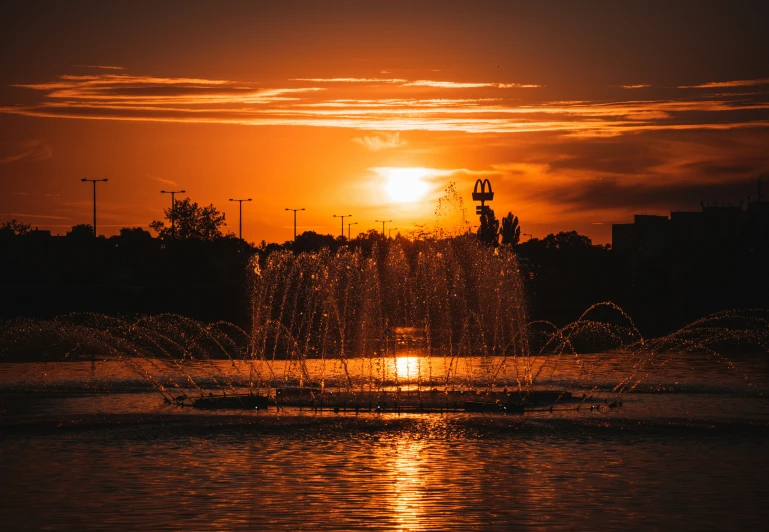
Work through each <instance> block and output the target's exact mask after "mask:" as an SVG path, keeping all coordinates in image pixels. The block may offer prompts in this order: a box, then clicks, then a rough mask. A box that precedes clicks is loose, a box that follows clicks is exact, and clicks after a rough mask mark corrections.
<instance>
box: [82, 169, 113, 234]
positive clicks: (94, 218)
mask: <svg viewBox="0 0 769 532" xmlns="http://www.w3.org/2000/svg"><path fill="white" fill-rule="evenodd" d="M80 181H82V182H83V183H86V182H88V183H93V237H94V238H96V183H106V182H107V179H86V178H85V177H84V178H83V179H81V180H80Z"/></svg>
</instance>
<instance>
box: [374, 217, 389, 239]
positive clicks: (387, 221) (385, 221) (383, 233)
mask: <svg viewBox="0 0 769 532" xmlns="http://www.w3.org/2000/svg"><path fill="white" fill-rule="evenodd" d="M374 221H375V222H382V236H384V235H385V232H384V224H386V223H390V222H392V220H374Z"/></svg>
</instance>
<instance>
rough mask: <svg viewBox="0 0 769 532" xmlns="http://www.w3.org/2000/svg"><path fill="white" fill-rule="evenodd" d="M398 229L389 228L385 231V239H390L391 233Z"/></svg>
mask: <svg viewBox="0 0 769 532" xmlns="http://www.w3.org/2000/svg"><path fill="white" fill-rule="evenodd" d="M396 229H398V228H397V227H391V228H390V229H388V230H387V238H392V232H393V231H395V230H396Z"/></svg>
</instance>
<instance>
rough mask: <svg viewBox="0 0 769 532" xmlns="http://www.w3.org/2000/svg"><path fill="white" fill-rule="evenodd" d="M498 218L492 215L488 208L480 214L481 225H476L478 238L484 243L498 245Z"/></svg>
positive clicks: (492, 212)
mask: <svg viewBox="0 0 769 532" xmlns="http://www.w3.org/2000/svg"><path fill="white" fill-rule="evenodd" d="M498 239H499V220H497V218H496V217H495V216H494V211H493V210H492V209H489V210H488V211H487V212H485V213H483V214H481V225H480V227H478V240H480V241H481V242H483V243H484V244H489V245H491V246H494V247H496V246H498V245H499V242H498Z"/></svg>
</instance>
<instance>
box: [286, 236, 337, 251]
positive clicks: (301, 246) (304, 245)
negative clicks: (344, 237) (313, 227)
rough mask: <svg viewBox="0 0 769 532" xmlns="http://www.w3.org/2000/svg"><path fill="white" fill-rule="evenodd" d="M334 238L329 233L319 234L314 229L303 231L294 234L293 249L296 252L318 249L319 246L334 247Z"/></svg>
mask: <svg viewBox="0 0 769 532" xmlns="http://www.w3.org/2000/svg"><path fill="white" fill-rule="evenodd" d="M336 244H337V242H336V239H335V238H334V237H333V236H331V235H321V234H319V233H316V232H315V231H305V232H304V233H302V234H299V235H296V240H295V241H294V243H293V249H294V251H295V252H296V253H302V252H305V251H319V250H320V249H321V248H330V249H336Z"/></svg>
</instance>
